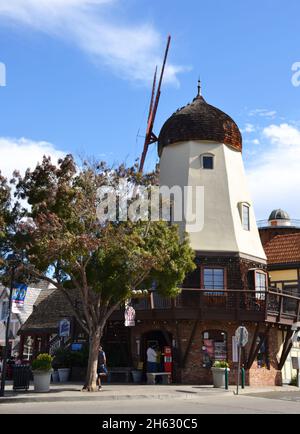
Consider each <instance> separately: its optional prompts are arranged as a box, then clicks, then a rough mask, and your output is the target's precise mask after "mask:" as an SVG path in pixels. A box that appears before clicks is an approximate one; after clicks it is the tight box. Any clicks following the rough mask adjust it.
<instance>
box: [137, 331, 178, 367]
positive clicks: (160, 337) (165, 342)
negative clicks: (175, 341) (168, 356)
mask: <svg viewBox="0 0 300 434" xmlns="http://www.w3.org/2000/svg"><path fill="white" fill-rule="evenodd" d="M152 345H155V346H156V347H157V349H158V351H159V352H160V353H161V356H160V357H159V359H158V363H159V366H158V370H159V371H161V372H164V370H165V367H164V356H163V352H164V349H165V347H170V348H172V334H171V333H168V332H167V331H162V330H153V331H150V332H147V333H144V334H143V335H142V338H141V349H140V351H141V353H140V357H141V360H142V361H143V366H144V373H146V366H147V349H148V348H149V346H152Z"/></svg>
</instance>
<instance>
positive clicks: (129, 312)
mask: <svg viewBox="0 0 300 434" xmlns="http://www.w3.org/2000/svg"><path fill="white" fill-rule="evenodd" d="M134 326H135V310H134V308H133V307H132V306H131V305H130V304H126V305H125V327H134Z"/></svg>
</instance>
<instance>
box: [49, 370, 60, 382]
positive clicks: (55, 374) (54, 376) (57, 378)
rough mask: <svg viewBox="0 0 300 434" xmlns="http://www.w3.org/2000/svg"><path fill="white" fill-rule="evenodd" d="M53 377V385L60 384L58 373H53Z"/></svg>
mask: <svg viewBox="0 0 300 434" xmlns="http://www.w3.org/2000/svg"><path fill="white" fill-rule="evenodd" d="M51 377H52V382H53V383H59V375H58V371H53V372H52V374H51Z"/></svg>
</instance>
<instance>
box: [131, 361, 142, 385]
mask: <svg viewBox="0 0 300 434" xmlns="http://www.w3.org/2000/svg"><path fill="white" fill-rule="evenodd" d="M131 375H132V379H133V382H134V383H141V382H142V378H143V362H138V363H137V365H136V369H133V370H132V371H131Z"/></svg>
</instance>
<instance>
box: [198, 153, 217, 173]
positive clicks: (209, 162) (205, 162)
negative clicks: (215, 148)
mask: <svg viewBox="0 0 300 434" xmlns="http://www.w3.org/2000/svg"><path fill="white" fill-rule="evenodd" d="M200 161H201V169H206V170H213V169H214V168H215V156H214V154H209V153H208V154H202V155H200Z"/></svg>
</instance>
